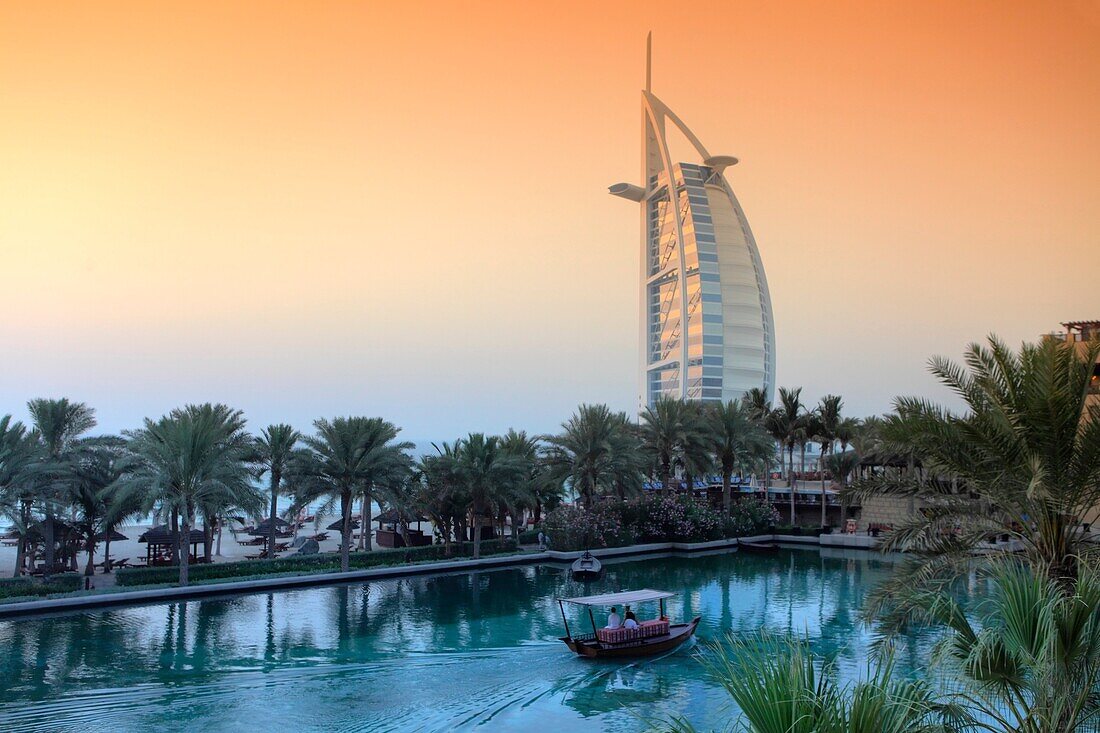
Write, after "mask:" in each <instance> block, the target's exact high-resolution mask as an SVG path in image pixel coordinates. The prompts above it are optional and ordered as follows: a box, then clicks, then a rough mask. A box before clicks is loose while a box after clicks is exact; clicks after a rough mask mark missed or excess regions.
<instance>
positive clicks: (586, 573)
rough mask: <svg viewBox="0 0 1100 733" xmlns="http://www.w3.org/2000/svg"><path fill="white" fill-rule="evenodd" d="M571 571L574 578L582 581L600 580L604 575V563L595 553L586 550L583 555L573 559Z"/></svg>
mask: <svg viewBox="0 0 1100 733" xmlns="http://www.w3.org/2000/svg"><path fill="white" fill-rule="evenodd" d="M570 572H571V573H572V575H573V580H580V581H582V582H588V581H590V580H599V579H600V576H602V575H603V564H602V563H601V562H600V561H599V560H597V559H596V556H595V555H593V554H592V553H591V552H589V551H588V550H585V551H584V554H583V555H581V556H580V557H578V558H577V559H576V560H574V561H573V565H572V566H570Z"/></svg>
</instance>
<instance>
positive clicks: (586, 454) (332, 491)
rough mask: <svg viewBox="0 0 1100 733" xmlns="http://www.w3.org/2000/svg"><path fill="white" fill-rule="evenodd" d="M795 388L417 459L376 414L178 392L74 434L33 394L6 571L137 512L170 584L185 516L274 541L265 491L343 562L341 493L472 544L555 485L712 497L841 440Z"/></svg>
mask: <svg viewBox="0 0 1100 733" xmlns="http://www.w3.org/2000/svg"><path fill="white" fill-rule="evenodd" d="M800 394H801V390H797V389H796V390H786V389H784V390H781V393H780V395H781V404H780V406H779V407H777V408H776V409H771V407H770V406H769V405H767V403H766V401H764V400H762V395H761V394H759V393H754V394H750V395H749V396H747V398H746V399H744V400H740V401H731V402H727V403H706V404H704V403H699V402H693V401H685V400H679V399H673V398H668V397H663V398H660V399H658V400H657V401H656V403H655V404H654V405H653V406H651V407H649V408H647V409H646V410H645V411H643V413H642V414H641V417H640V420H639V421H638V422H632V421H631V420H630V419H629V418H628V416H627V415H626V414H625V413H622V412H614V411H612V410H610V409H609V408H608V407H607V406H606V405H581V406H580V407H579V408H578V409H577V411H576V412H575V413H574V414H573V415H572V416H571V417H570V418H569V420H567V421H566V422H565V423H564V424H563V425H562V429H561V431H560V432H559V433H557V434H554V435H546V436H528V435H527V434H526V433H523V432H516V431H510V432H508V433H507V434H505V435H503V436H487V435H483V434H480V433H474V434H471V435H468V436H467V437H465V438H461V439H458V440H456V441H453V442H451V443H443V444H441V445H440V446H437V448H436V451H435V454H434V455H429V456H424V457H422V458H421V459H419V460H415V459H414V458H413V456H412V455H411V449H412V447H413V446H412V444H411V443H407V442H401V441H399V440H398V435H399V432H400V429H399V428H397V427H396V426H395V425H393V424H392V423H390V422H388V421H386V420H384V419H382V418H377V417H339V418H333V419H320V420H317V421H315V423H314V425H313V428H314V433H313V434H312V435H303V434H302V433H300V432H299V431H297V430H296V429H294V428H293V427H292V426H290V425H286V424H275V425H270V426H268V427H266V428H264V429H262V430H261V431H260V433H259V435H257V436H252V435H250V434H249V433H248V432H247V430H246V424H245V419H244V415H243V414H242V413H241V412H240V411H239V410H234V409H232V408H230V407H227V406H225V405H221V404H202V405H187V406H185V407H182V408H179V409H176V410H173V411H172V412H170V413H168V414H167V415H164V416H162V417H161V418H159V419H156V420H153V419H147V420H146V421H145V422H144V424H143V425H142V427H141V428H139V429H136V430H131V431H126V432H124V433H123V434H122V435H121V436H95V437H89V433H91V432H92V430H93V429H94V428H95V426H96V420H95V411H94V410H93V409H92V408H90V407H89V406H87V405H85V404H83V403H79V402H72V401H69V400H68V399H36V400H32V401H31V402H30V403H28V412H29V414H30V416H31V426H30V427H29V428H27V427H25V426H23V425H22V424H20V423H17V422H13V421H12V420H11V418H10V416H9V417H4V418H2V422H0V512H3V513H4V514H5V515H6V516H7V517H8V518H9V520H10V522H11V524H12V526H13V527H14V529H15V531H16V533H17V534H18V535H19V538H20V541H19V552H18V558H17V562H16V572H17V573H19V572H22V571H23V570H24V568H25V567H26V565H27V564H28V561H30V564H32V565H33V559H32V558H29V556H28V552H30V551H31V550H32V549H33V548H35V547H38V546H39V545H40V546H41V547H42V548H43V549H42V554H43V557H42V558H41V559H42V560H43V562H44V568H45V572H46V573H47V575H48V574H50V573H52V572H54V571H55V568H56V567H57V562H56V558H55V553H56V552H57V549H58V547H59V543H58V541H57V540H58V539H59V538H57V537H55V536H54V533H55V531H57V528H58V527H61V526H64V525H62V524H60V523H58V522H57V521H55V520H58V519H64V520H66V522H67V524H68V525H69V526H71V527H74V528H75V530H76V532H77V534H78V535H79V538H80V541H81V543H82V548H83V551H84V552H86V553H87V554H88V563H87V568H86V572H87V573H89V574H90V573H91V572H92V569H93V566H92V556H93V555H94V553H95V551H96V548H97V547H98V545H99V543H101V542H108V543H109V541H110V539H109V538H110V535H111V534H112V533H113V532H114V531H115V529H116V528H117V527H118V526H120V525H121V524H122V523H123V522H124V521H127V520H129V519H132V518H134V517H136V516H144V515H148V514H152V515H153V516H155V517H156V518H157V519H159V520H161V521H164V522H165V523H167V524H168V525H169V529H170V531H171V532H173V533H175V536H177V537H178V538H179V547H177V548H175V549H174V550H173V560H174V561H175V562H178V563H179V566H180V582H181V583H186V582H187V581H188V575H189V565H190V562H191V558H190V554H189V552H188V551H187V546H188V542H187V540H188V538H189V537H190V534H191V531H192V529H193V528H197V527H201V531H202V535H203V554H204V559H205V560H206V561H209V560H210V559H211V554H212V552H213V545H214V543H215V541H216V540H217V541H220V540H219V539H218V538H220V533H218V532H217V530H216V528H219V527H223V526H225V525H226V524H227V523H228V522H229V521H231V519H232V518H234V517H239V516H242V515H244V516H250V517H261V516H266V523H265V526H266V531H267V553H268V555H269V556H274V551H275V541H276V534H277V531H278V526H277V520H278V507H279V502H280V498H281V497H282V498H287V499H289V500H290V504H291V505H292V510H291V511H296V510H297V509H299V508H301V507H305V506H307V505H315V504H317V503H318V502H320V510H319V512H318V513H321V514H324V513H335V514H337V516H338V517H339V518H340V519H339V522H340V536H341V542H340V551H341V559H340V565H341V568H342V569H345V570H346V569H347V568H348V567H349V553H350V551H351V548H352V536H353V530H354V528H355V522H354V519H353V517H354V508H355V505H356V503H359V505H360V506H361V507H362V510H361V516H362V517H363V520H364V521H368V519H369V518H368V517H367V514H366V512H367V511H369V507H371V506H372V503H373V502H377V503H378V504H379V505H384V506H387V507H390V508H392V509H396V510H398V512H399V517H400V518H401V522H400V529H401V531H402V532H403V533H406V535H407V532H408V526H407V521H406V519H411V518H413V517H415V516H420V515H426V516H427V517H428V518H429V519H431V520H432V521H433V523H434V524H435V526H436V528H437V530H438V531H439V534H440V535H441V537H442V538H443V541H444V542H445V543H446V544H447V545H448V551H450V543H451V542H452V541H454V540H458V539H460V538H466V537H471V538H472V540H473V545H474V546H473V551H474V553H475V556H478V555H479V554H480V548H481V540H482V536H483V528H484V527H485V526H489V525H496V526H499V527H500V528H501V529H503V528H504V526H505V525H506V524H508V523H510V525H511V527H512V532H513V535H514V536H515V535H517V534H518V532H519V529H520V527H522V526H524V524H525V523H526V519H527V518H528V517H533V518H534V519H535V521H537V520H538V518H539V515H540V514H541V512H542V511H543V509H544V507H545V506H546V505H547V504H553V503H555V502H557V501H559V500H560V499H561V497H562V496H563V495H565V494H567V493H570V492H571V493H572V494H573V495H574V496H576V497H577V498H578V499H579V500H580V501H581V503H583V504H584V506H586V507H588V506H591V505H592V503H593V502H594V501H597V500H599V499H602V498H604V497H614V498H618V499H626V498H629V497H631V496H636V495H638V494H639V493H641V491H642V490H643V487H644V486H645V484H646V483H647V482H651V481H656V482H659V484H660V485H661V487H662V491H663V492H665V493H668V492H671V491H673V487H674V486H676V485H678V483H679V481H680V479H681V477H682V479H683V480H685V481H686V482H687V483H688V485H691V484H692V483H693V482H694V481H695V479H697V478H701V477H705V476H711V475H714V474H720V475H721V479H722V503H723V506H724V508H725V509H726V510H727V511H728V510H729V508H730V506H731V501H732V483H733V477H734V476H735V475H741V476H744V475H747V474H749V473H753V472H762V473H763V474H765V475H767V474H768V472H769V471H770V468H771V464H772V461H773V460H774V457H775V452H776V451H775V447H776V443H777V442H778V444H779V445H782V446H785V447H787V449H788V455H789V456H792V460H791V462H790V464H789V469H788V475H789V476H790V477H791V478H792V480H793V465H794V464H793V453H791V451H792V450H793V446H795V445H799V444H800V443H799V441H800V440H803V438H802V437H801V436H808V437H806V438H805V439H806V440H809V439H810V438H812V439H814V440H818V441H820V442H821V443H822V445H823V447H824V448H825V449H829V448H831V447H832V445H833V444H834V442H835V440H836V439H838V438H839V439H840V440H841V441H842V443H843V441H844V440H846V439H847V438H846V436H845V434H844V433H843V432H842V430H841V428H842V427H843V426H844V425H845V424H846V423H845V421H843V420H841V419H840V416H839V411H840V407H841V401H840V399H839V398H836V397H831V396H830V397H826V398H824V399H823V400H822V402H821V405H820V406H819V407H818V408H816V409H814V410H806V409H804V408H803V407H801V405H800V402H799V400H800ZM780 426H782V427H780ZM838 426H839V427H838ZM796 430H797V431H801V432H798V433H795V432H794V431H796ZM792 436H794V437H792ZM781 463H782V460H781ZM261 481H263V482H265V483H266V487H263V488H261V483H260V482H261ZM823 481H824V479H823ZM822 496H823V497H824V492H823V494H822ZM792 502H793V500H792ZM792 506H793V503H792ZM822 511H823V516H824V505H823V510H822ZM36 533H37V534H36ZM38 534H40V535H42V536H41V537H39V536H37V535H38ZM370 534H371V533H370V532H369V531H363V532H362V533H361V534H360V549H362V550H367V551H369V550H371V549H372V548H371V538H370ZM32 540H34V541H32ZM73 562H75V560H73Z"/></svg>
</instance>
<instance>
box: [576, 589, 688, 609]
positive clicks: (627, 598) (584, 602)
mask: <svg viewBox="0 0 1100 733" xmlns="http://www.w3.org/2000/svg"><path fill="white" fill-rule="evenodd" d="M674 595H676V594H675V593H669V592H668V591H664V590H653V589H652V588H642V589H641V590H627V591H623V592H622V593H601V594H600V595H598V596H580V597H578V598H559V599H558V600H559V601H561V602H563V603H575V604H576V605H578V606H619V605H626V604H628V603H645V602H646V601H659V600H661V599H664V598H672V597H673V596H674Z"/></svg>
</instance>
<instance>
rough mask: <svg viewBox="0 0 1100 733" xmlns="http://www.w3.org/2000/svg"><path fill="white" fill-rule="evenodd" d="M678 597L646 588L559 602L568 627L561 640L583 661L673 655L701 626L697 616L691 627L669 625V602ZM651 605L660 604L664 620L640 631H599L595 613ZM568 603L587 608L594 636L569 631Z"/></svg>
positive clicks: (651, 622) (644, 623) (641, 624)
mask: <svg viewBox="0 0 1100 733" xmlns="http://www.w3.org/2000/svg"><path fill="white" fill-rule="evenodd" d="M673 595H674V594H673V593H668V592H666V591H661V590H652V589H650V588H644V589H642V590H634V591H625V592H623V593H604V594H601V595H597V596H581V597H579V598H559V599H558V607H559V608H560V609H561V619H562V621H563V622H564V623H565V636H562V637H559V638H560V639H561V640H562V641H563V642H565V644H566V646H568V647H569V648H570V649H571V650H572V651H573V652H575V653H576V654H578V655H580V656H583V657H592V658H596V659H605V658H614V657H648V656H652V655H654V654H661V653H663V652H667V651H672V650H673V649H675V648H676V647H678V646H680V645H681V644H683V643H684V642H685V641H687V640H688V639H690V638H691V637H692V636H694V634H695V627H697V626H698V625H699V617H698V616H696V617H695V618H694V619H692V620H691V621H690V622H689V623H679V624H673V623H669V621H668V618H667V617H666V616H665V599H666V598H671V597H672V596H673ZM651 601H659V602H660V616H659V617H658V618H656V619H651V620H647V621H639V622H638V625H637V627H636V628H630V629H628V628H626V627H624V626H619V627H618V628H614V629H610V628H597V627H596V616H595V614H594V613H593V611H592V609H593V608H596V607H599V608H601V609H605V608H611V607H613V606H614V607H619V606H627V605H630V604H634V605H637V604H641V603H646V602H651ZM566 603H572V604H574V605H577V606H585V607H586V608H587V609H588V619H589V621H591V622H592V633H591V634H580V635H574V634H573V632H572V631H571V630H570V629H569V620H568V618H566V615H565V605H564V604H566Z"/></svg>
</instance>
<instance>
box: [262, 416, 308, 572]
mask: <svg viewBox="0 0 1100 733" xmlns="http://www.w3.org/2000/svg"><path fill="white" fill-rule="evenodd" d="M301 437H302V434H301V433H299V432H298V431H297V430H295V429H294V428H292V427H291V426H290V425H286V424H283V423H280V424H278V425H268V426H267V427H266V428H264V429H263V430H262V431H261V432H260V435H259V436H258V437H257V438H256V442H255V455H254V456H253V459H254V461H255V463H256V464H257V466H258V467H259V475H260V476H263V474H264V473H267V474H268V479H269V491H270V492H271V510H270V511H269V512H268V516H267V520H268V523H269V525H270V526H269V527H268V534H267V556H268V557H275V535H276V533H277V528H276V527H275V522H276V520H277V518H278V510H279V489H280V488H281V485H282V480H283V474H285V473H286V471H287V468H288V466H289V464H290V460H291V458H292V456H293V455H294V449H295V446H296V445H297V444H298V440H299V439H300V438H301Z"/></svg>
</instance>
